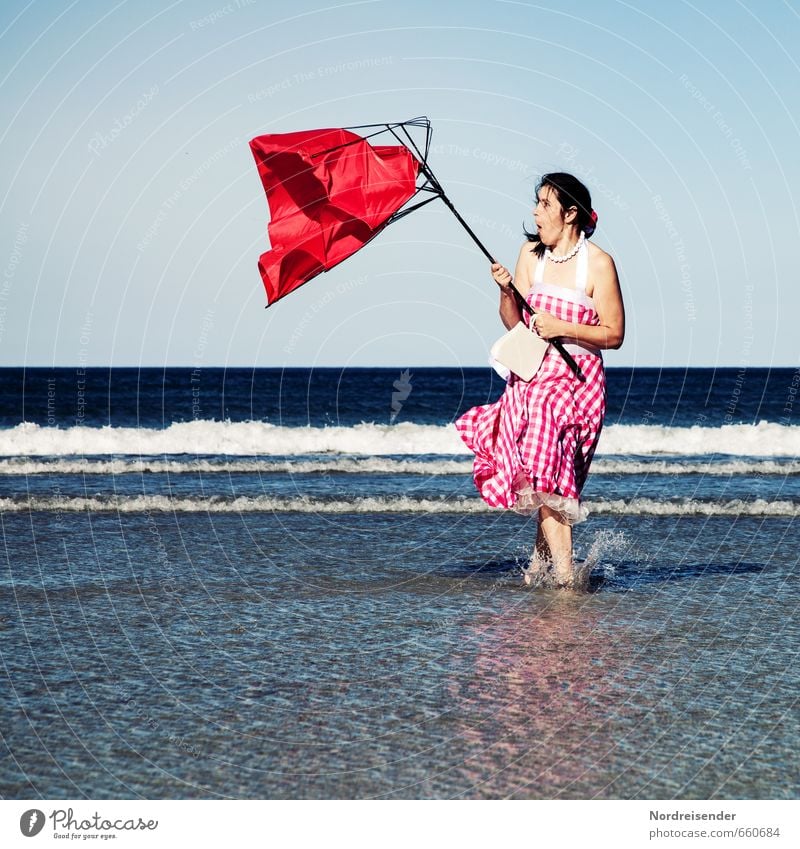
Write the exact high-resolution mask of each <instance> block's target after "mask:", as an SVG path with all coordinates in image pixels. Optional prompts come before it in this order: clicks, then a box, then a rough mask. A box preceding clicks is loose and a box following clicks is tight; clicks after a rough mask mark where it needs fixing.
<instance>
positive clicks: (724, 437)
mask: <svg viewBox="0 0 800 849" xmlns="http://www.w3.org/2000/svg"><path fill="white" fill-rule="evenodd" d="M325 453H329V454H337V455H351V456H371V457H382V456H387V455H395V456H398V455H421V454H437V455H444V456H459V455H465V454H468V452H467V450H466V448H465V446H464V443H463V442H462V441H461V439H460V437H459V436H458V433H457V432H456V429H455V428H454V427H453V425H452V424H447V425H421V424H413V423H411V422H403V423H401V424H396V425H379V424H367V423H364V424H358V425H353V426H351V427H283V426H280V425H273V424H269V423H268V422H229V421H226V422H218V421H204V420H199V421H193V422H177V423H173V424H171V425H169V426H168V427H165V428H135V427H102V428H90V427H69V428H58V427H42V426H40V425H37V424H33V423H30V422H26V423H23V424H19V425H16V426H15V427H12V428H6V429H4V430H0V456H5V457H36V456H71V457H82V456H101V455H128V456H131V455H133V456H138V457H154V456H159V455H161V456H164V455H189V456H191V455H194V456H209V455H210V456H224V457H236V456H250V457H252V456H287V455H290V456H299V455H308V454H325ZM704 454H729V455H734V456H744V457H798V456H800V427H798V426H796V425H795V426H792V425H781V424H776V423H774V422H759V423H758V424H756V425H723V426H721V427H699V426H695V427H664V426H661V425H622V424H616V425H608V426H607V427H606V428H605V429H604V430H603V433H602V435H601V437H600V443H599V446H598V455H599V456H605V457H609V456H620V455H641V456H663V455H673V456H682V457H689V456H699V455H704Z"/></svg>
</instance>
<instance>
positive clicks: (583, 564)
mask: <svg viewBox="0 0 800 849" xmlns="http://www.w3.org/2000/svg"><path fill="white" fill-rule="evenodd" d="M632 548H633V543H632V541H631V540H630V539H629V538H628V537H627V536H626V535H625V534H624V533H623V532H622V531H598V532H597V533H596V534H595V535H594V538H593V539H592V542H591V545H590V546H589V551H588V552H587V554H586V557H585V558H584V559H583V560H577V559H575V560H574V561H573V563H572V569H571V573H569V572H567V573H565V572H564V570H560V569H558V568H556V566H555V565H554V564H553V562H552V561H551V560H550V559H549V558H548V557H547V556H546V555H545V554H544V553H543V552H541V551H539V550H538V549H534V551H533V554H532V555H531V559H530V561H529V563H528V565H527V567H526V568H525V569H523V578H524V580H525V584H526V585H527V586H529V587H532V588H537V587H541V588H549V589H556V588H558V589H571V590H575V591H576V592H587V591H588V590H589V579H590V577H591V574H592V571H593V570H594V569H595V567H600V568H601V569H602V572H603V577H604V578H610V577H613V575H614V566H613V564H611V563H603V562H601V561H602V560H604V559H606V558H610V557H617V556H619V555H623V556H629V555H630V554H631V550H632Z"/></svg>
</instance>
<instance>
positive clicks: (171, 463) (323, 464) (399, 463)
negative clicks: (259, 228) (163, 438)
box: [0, 456, 800, 477]
mask: <svg viewBox="0 0 800 849" xmlns="http://www.w3.org/2000/svg"><path fill="white" fill-rule="evenodd" d="M471 472H472V461H471V460H468V459H464V460H443V459H440V458H439V457H433V458H431V459H429V460H398V459H395V458H393V457H352V456H351V457H335V458H331V459H329V460H328V459H324V460H270V459H258V458H251V459H247V460H225V459H219V460H209V459H199V458H192V457H191V456H189V457H184V458H181V459H172V460H156V459H136V458H130V457H127V458H117V459H112V460H95V459H88V458H85V457H83V458H72V457H66V458H64V459H43V460H40V459H29V458H25V457H16V458H13V459H8V460H0V476H2V475H25V476H27V475H129V474H170V475H179V474H204V475H210V474H243V473H249V474H264V475H268V474H285V475H290V474H291V475H299V474H315V473H317V474H320V473H321V474H385V475H428V476H434V477H435V476H441V475H469V474H471ZM592 474H593V475H716V476H731V475H754V476H762V475H777V476H781V477H790V476H793V475H800V462H798V461H797V460H754V459H749V460H732V461H724V462H718V463H709V462H695V461H688V462H687V461H684V460H679V459H678V460H639V459H632V460H631V459H620V460H614V459H602V458H600V459H597V460H595V461H594V463H593V465H592Z"/></svg>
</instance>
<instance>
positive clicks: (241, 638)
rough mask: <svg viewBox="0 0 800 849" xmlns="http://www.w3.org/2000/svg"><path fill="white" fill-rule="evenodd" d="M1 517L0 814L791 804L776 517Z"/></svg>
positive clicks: (788, 620) (789, 708) (785, 536)
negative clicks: (540, 534)
mask: <svg viewBox="0 0 800 849" xmlns="http://www.w3.org/2000/svg"><path fill="white" fill-rule="evenodd" d="M0 519H2V530H3V537H4V540H5V555H6V556H5V557H4V558H3V564H2V569H3V571H2V574H0V598H2V606H1V607H0V609H2V611H3V612H2V618H0V651H2V657H3V661H4V664H5V673H4V675H5V676H6V677H7V686H5V687H4V688H3V689H2V691H0V714H1V715H2V728H3V735H4V748H3V750H2V757H0V794H2V796H3V797H5V798H16V797H30V796H37V795H40V796H43V797H62V798H63V797H70V798H81V797H88V798H114V797H121V796H122V797H135V796H142V797H148V798H200V797H202V798H214V797H229V798H296V797H308V798H328V797H336V798H339V797H342V798H365V797H387V798H388V797H392V798H423V797H424V798H451V797H467V798H481V797H487V798H498V797H513V798H673V797H675V798H717V797H719V798H731V797H732V798H794V797H796V794H797V787H798V786H799V784H798V779H800V774H799V773H800V767H798V762H797V758H796V750H797V743H798V738H799V737H800V734H799V732H800V727H799V726H800V713H798V711H797V692H798V683H800V682H799V681H798V678H800V674H799V673H798V671H797V662H796V661H797V646H798V644H800V642H799V641H798V637H800V634H798V630H799V626H798V620H797V608H798V601H799V600H800V592H799V591H798V589H797V587H798V584H797V575H798V558H797V553H796V548H795V546H794V545H792V542H793V540H794V537H795V536H796V534H795V533H794V530H795V529H794V524H795V520H793V519H791V518H775V517H772V518H769V519H764V518H758V517H755V518H746V517H745V518H739V517H731V516H710V517H691V516H684V517H663V516H641V515H622V516H594V517H592V518H591V519H590V520H589V522H587V523H586V524H584V525H581V526H579V527H578V528H577V529H576V547H577V549H578V552H579V555H580V556H582V557H586V556H587V555H588V553H589V551H590V549H591V548H592V545H593V544H595V546H596V548H597V547H599V548H600V550H599V552H596V554H597V562H596V565H595V567H594V569H593V571H592V576H591V585H590V592H588V593H583V594H579V593H573V592H569V591H550V590H542V589H539V590H535V591H532V590H529V589H526V587H525V586H524V583H523V581H522V568H523V566H524V565H525V564H526V562H527V555H528V554H529V552H530V548H531V545H532V542H533V528H534V525H533V524H532V523H531V522H530V520H525V519H523V518H521V517H517V516H514V515H510V514H488V515H473V514H445V515H428V514H425V513H420V514H398V513H385V514H369V513H360V514H347V513H343V514H338V515H324V514H321V515H315V514H313V513H311V514H309V513H306V514H301V513H292V512H287V513H275V514H269V513H266V514H241V515H230V514H215V513H210V514H203V513H189V514H169V513H155V512H152V513H148V512H141V513H134V514H119V515H117V514H114V513H94V514H93V513H88V512H82V513H81V512H76V513H66V512H61V513H59V512H33V513H29V512H19V513H6V514H3V515H2V516H0ZM604 535H606V536H605V537H604Z"/></svg>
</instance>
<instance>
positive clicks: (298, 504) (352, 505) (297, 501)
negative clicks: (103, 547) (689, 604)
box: [0, 495, 800, 518]
mask: <svg viewBox="0 0 800 849" xmlns="http://www.w3.org/2000/svg"><path fill="white" fill-rule="evenodd" d="M586 506H587V508H588V510H589V513H595V514H600V515H602V514H612V515H645V516H761V517H764V518H770V517H773V518H780V517H797V516H800V503H796V502H793V501H765V500H763V499H755V500H753V501H743V500H741V499H734V500H730V501H696V500H692V499H676V500H670V501H659V500H657V499H652V498H633V499H630V500H628V501H626V500H624V499H616V500H609V501H604V500H597V501H587V502H586ZM29 510H30V511H42V512H54V513H82V512H85V511H89V512H92V513H145V512H147V513H490V512H495V513H497V512H501V511H498V510H493V509H492V508H490V507H487V506H486V504H485V503H484V502H483V501H481V500H480V499H478V498H457V499H444V498H443V499H432V498H410V497H407V496H386V497H371V498H355V499H339V500H320V499H312V498H275V497H271V496H258V497H255V498H250V497H244V496H242V497H239V498H227V499H226V498H216V497H212V498H192V497H189V498H171V497H169V496H166V495H148V496H130V497H125V496H109V497H88V498H87V497H76V498H64V497H57V498H39V497H35V498H0V513H19V512H23V511H29Z"/></svg>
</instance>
